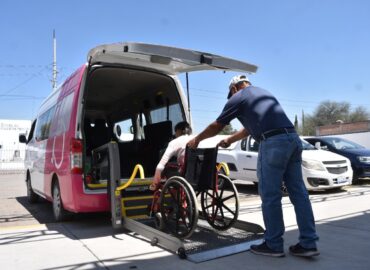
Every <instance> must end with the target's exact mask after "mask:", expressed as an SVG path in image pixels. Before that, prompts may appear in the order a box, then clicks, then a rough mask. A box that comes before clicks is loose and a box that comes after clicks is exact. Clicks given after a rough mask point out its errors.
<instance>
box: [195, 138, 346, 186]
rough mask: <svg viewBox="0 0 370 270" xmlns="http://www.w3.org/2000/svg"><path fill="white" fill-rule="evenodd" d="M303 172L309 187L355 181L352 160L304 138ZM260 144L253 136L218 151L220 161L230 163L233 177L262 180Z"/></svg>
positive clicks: (214, 140) (340, 184) (208, 143)
mask: <svg viewBox="0 0 370 270" xmlns="http://www.w3.org/2000/svg"><path fill="white" fill-rule="evenodd" d="M225 137H227V136H224V135H219V136H215V137H213V138H212V139H209V141H208V142H205V143H204V144H202V145H201V146H202V147H207V146H210V145H211V144H212V142H214V143H218V142H219V141H220V140H222V139H223V138H225ZM302 145H303V152H302V174H303V180H304V183H305V186H306V188H307V190H325V189H331V188H340V187H343V186H346V185H350V184H351V183H352V168H351V163H350V161H349V159H347V158H346V157H343V156H340V155H338V154H334V153H331V152H328V151H323V150H318V149H316V148H315V147H313V146H312V145H311V144H309V143H308V142H306V141H304V140H303V139H302ZM258 148H259V144H258V142H256V141H255V140H254V139H253V138H252V137H250V136H249V137H247V138H246V139H243V140H240V141H238V142H235V143H233V144H232V145H230V147H228V148H226V149H223V148H219V150H218V157H217V161H218V162H225V163H227V165H228V167H229V170H230V175H229V177H230V178H231V179H235V180H243V181H251V182H254V183H258V178H257V172H256V169H257V158H258Z"/></svg>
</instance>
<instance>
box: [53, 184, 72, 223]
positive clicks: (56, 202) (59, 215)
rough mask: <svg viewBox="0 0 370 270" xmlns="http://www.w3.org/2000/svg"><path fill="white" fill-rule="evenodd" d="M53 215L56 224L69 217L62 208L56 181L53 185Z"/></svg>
mask: <svg viewBox="0 0 370 270" xmlns="http://www.w3.org/2000/svg"><path fill="white" fill-rule="evenodd" d="M53 214H54V219H55V221H57V222H61V221H65V220H67V219H68V217H69V215H68V212H67V211H66V210H65V209H64V207H63V202H62V196H61V192H60V188H59V183H58V181H55V182H54V185H53Z"/></svg>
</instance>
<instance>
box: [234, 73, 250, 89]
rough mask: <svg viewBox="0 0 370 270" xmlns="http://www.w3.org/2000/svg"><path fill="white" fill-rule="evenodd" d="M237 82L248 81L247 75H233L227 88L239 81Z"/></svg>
mask: <svg viewBox="0 0 370 270" xmlns="http://www.w3.org/2000/svg"><path fill="white" fill-rule="evenodd" d="M239 82H250V81H249V79H248V77H247V76H246V75H236V76H234V77H232V79H231V81H230V83H229V89H230V88H231V86H233V85H235V84H237V83H239Z"/></svg>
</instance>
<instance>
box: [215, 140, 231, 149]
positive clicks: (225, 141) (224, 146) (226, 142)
mask: <svg viewBox="0 0 370 270" xmlns="http://www.w3.org/2000/svg"><path fill="white" fill-rule="evenodd" d="M230 144H231V143H230V142H229V140H228V138H226V139H223V140H221V141H220V142H219V143H218V145H219V146H221V147H222V148H228V147H229V146H230Z"/></svg>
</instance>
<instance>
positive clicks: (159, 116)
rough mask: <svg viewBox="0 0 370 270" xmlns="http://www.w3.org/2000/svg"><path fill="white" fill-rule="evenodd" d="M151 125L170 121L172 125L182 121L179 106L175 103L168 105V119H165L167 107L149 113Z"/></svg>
mask: <svg viewBox="0 0 370 270" xmlns="http://www.w3.org/2000/svg"><path fill="white" fill-rule="evenodd" d="M150 118H151V123H152V124H155V123H159V122H163V121H167V120H170V121H172V123H173V125H176V124H177V123H179V122H181V121H184V118H183V114H182V110H181V107H180V104H178V103H176V104H173V105H170V106H169V108H168V118H167V107H162V108H159V109H156V110H153V111H151V112H150Z"/></svg>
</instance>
